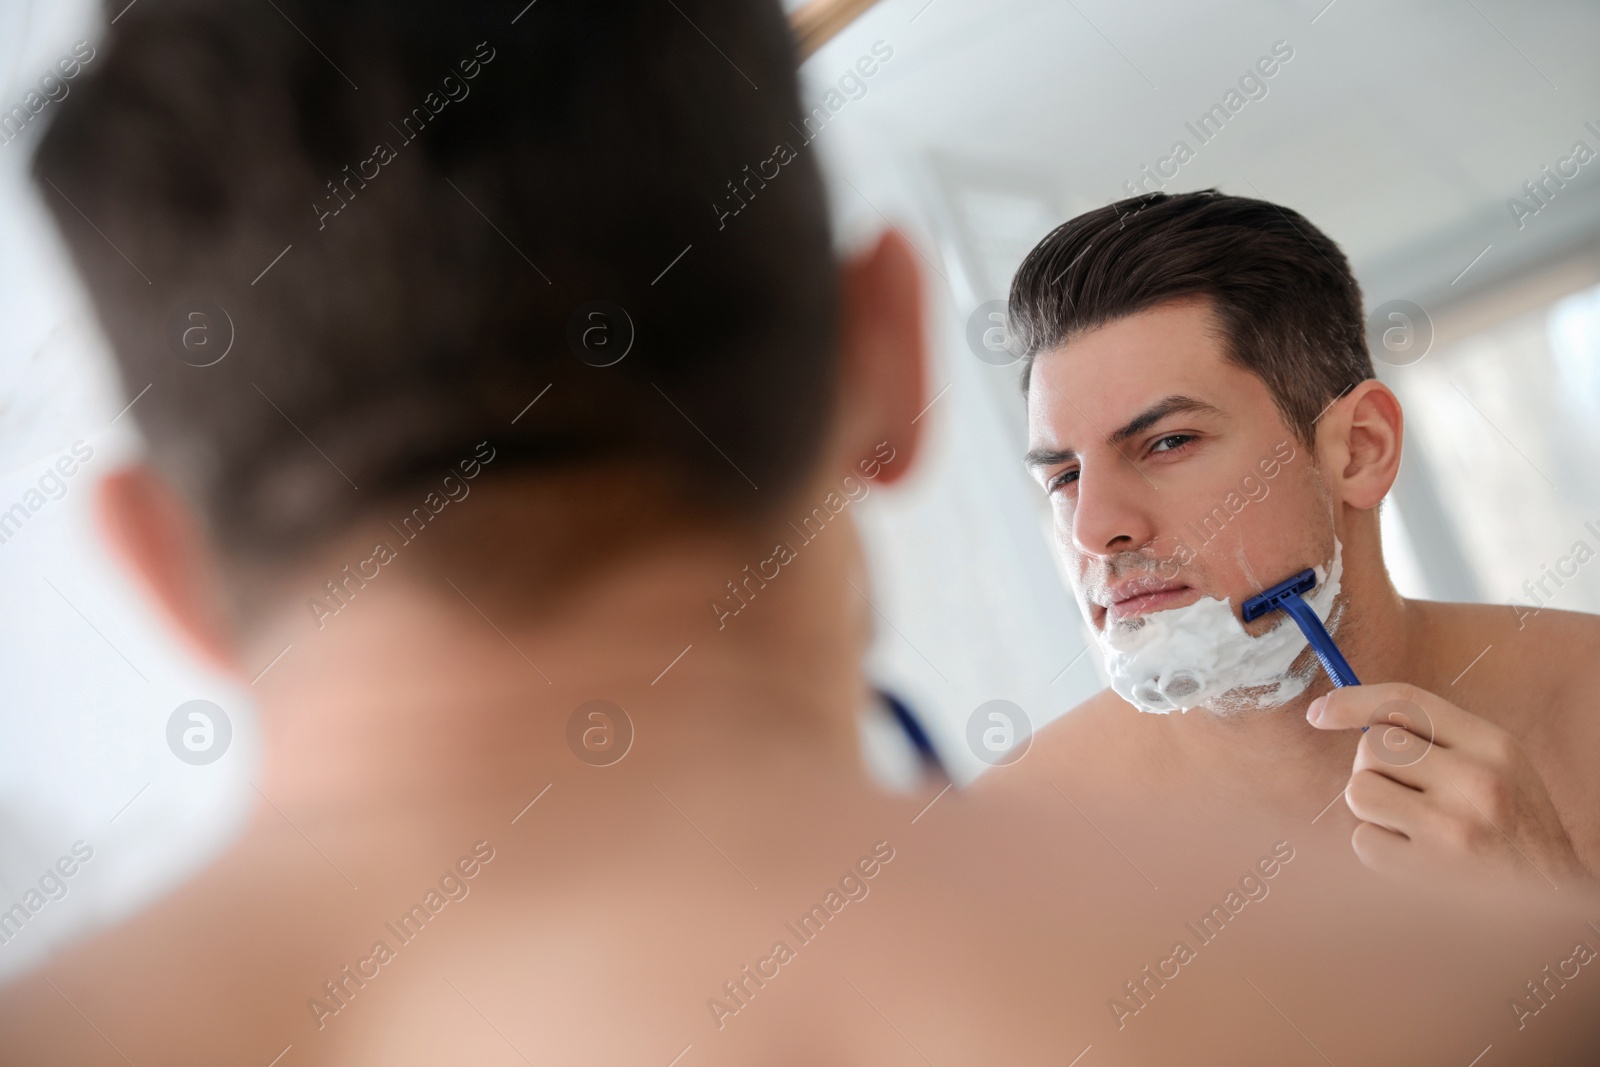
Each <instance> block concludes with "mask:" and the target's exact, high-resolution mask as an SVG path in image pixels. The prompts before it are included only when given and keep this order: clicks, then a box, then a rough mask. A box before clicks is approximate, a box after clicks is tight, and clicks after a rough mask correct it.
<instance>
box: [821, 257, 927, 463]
mask: <svg viewBox="0 0 1600 1067" xmlns="http://www.w3.org/2000/svg"><path fill="white" fill-rule="evenodd" d="M840 284H841V286H842V297H841V301H840V321H839V355H840V367H839V392H838V399H837V401H836V410H837V412H838V427H837V428H838V434H839V436H838V438H837V443H838V445H839V447H840V448H841V449H842V450H843V451H844V455H843V456H841V457H840V458H841V460H842V461H843V462H844V463H846V464H849V465H850V466H851V468H852V471H854V469H855V468H856V466H857V464H858V463H869V462H874V461H875V465H876V466H877V467H878V473H877V474H876V475H874V476H873V477H874V480H875V481H877V482H878V483H880V484H890V483H893V482H896V481H899V480H900V479H901V478H903V477H904V476H905V474H906V473H907V471H909V470H910V469H911V466H912V461H913V460H914V459H915V458H916V454H917V449H918V446H919V444H920V441H921V434H920V426H919V424H918V420H919V418H920V416H921V415H922V413H923V410H924V405H925V404H926V403H927V400H926V399H925V394H926V392H927V389H926V374H927V371H926V367H925V363H926V356H927V334H926V326H925V324H924V322H923V316H924V314H925V311H926V308H925V306H924V302H923V300H924V298H923V292H922V271H921V269H920V268H919V267H918V266H917V253H916V250H915V249H913V248H912V247H911V246H910V244H908V243H907V241H906V239H905V238H904V237H901V236H900V234H899V233H898V232H897V231H895V230H893V229H890V230H887V231H885V232H884V233H883V234H882V235H881V236H879V237H878V239H877V240H876V241H875V242H874V243H873V244H872V245H871V246H870V247H868V248H867V249H865V250H864V251H862V252H860V253H858V254H856V255H855V256H852V257H851V258H850V259H849V260H848V261H846V262H845V264H844V265H843V267H842V268H841V270H840ZM861 469H862V470H863V471H865V470H866V469H867V468H866V467H864V466H863V467H861Z"/></svg>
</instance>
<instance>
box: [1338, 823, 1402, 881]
mask: <svg viewBox="0 0 1600 1067" xmlns="http://www.w3.org/2000/svg"><path fill="white" fill-rule="evenodd" d="M1350 847H1351V848H1353V849H1354V850H1355V853H1356V858H1357V859H1359V860H1360V861H1361V862H1362V864H1363V865H1364V866H1366V867H1367V868H1368V869H1370V870H1374V871H1378V872H1379V873H1381V874H1394V873H1398V872H1400V871H1403V870H1405V869H1406V868H1407V867H1408V866H1409V864H1410V862H1411V860H1412V857H1413V854H1414V852H1415V847H1414V846H1413V845H1412V844H1411V841H1410V839H1409V838H1407V837H1406V836H1405V835H1404V834H1397V833H1395V832H1394V831H1393V830H1388V829H1385V828H1384V827H1382V826H1379V825H1377V824H1376V823H1370V822H1364V823H1361V824H1360V825H1358V826H1357V827H1356V828H1355V830H1354V831H1352V832H1351V834H1350Z"/></svg>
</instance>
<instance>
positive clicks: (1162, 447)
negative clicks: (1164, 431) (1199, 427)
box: [1150, 433, 1194, 452]
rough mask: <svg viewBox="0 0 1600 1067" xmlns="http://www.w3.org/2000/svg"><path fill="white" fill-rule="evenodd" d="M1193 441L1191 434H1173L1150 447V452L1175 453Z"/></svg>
mask: <svg viewBox="0 0 1600 1067" xmlns="http://www.w3.org/2000/svg"><path fill="white" fill-rule="evenodd" d="M1193 440H1194V435H1193V434H1186V433H1175V434H1168V435H1167V436H1166V437H1163V438H1162V439H1161V440H1159V441H1157V442H1156V443H1155V444H1153V445H1151V446H1150V451H1152V452H1176V451H1177V450H1178V449H1180V448H1182V447H1183V446H1184V445H1186V444H1188V443H1189V442H1190V441H1193Z"/></svg>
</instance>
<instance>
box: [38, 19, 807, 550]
mask: <svg viewBox="0 0 1600 1067" xmlns="http://www.w3.org/2000/svg"><path fill="white" fill-rule="evenodd" d="M125 6H127V5H125V4H124V3H120V2H114V3H112V4H111V7H113V8H123V7H125ZM519 6H520V5H517V4H507V3H505V2H503V0H495V2H493V3H490V2H487V0H452V2H451V3H440V2H438V0H276V2H275V3H273V4H260V3H250V4H235V3H229V2H226V0H143V2H142V3H140V4H138V5H137V6H134V7H131V8H129V9H128V10H126V11H123V12H122V14H121V15H120V17H119V18H118V20H117V22H116V24H115V25H113V26H111V27H110V28H109V30H108V36H107V39H106V41H105V42H104V43H103V44H101V47H100V50H99V52H100V54H99V56H98V58H97V59H96V60H95V62H93V63H92V64H88V65H86V66H85V69H84V74H83V76H82V78H81V79H80V80H79V81H78V82H77V83H76V84H75V86H74V91H73V93H72V96H71V98H70V99H69V100H66V101H64V102H63V103H62V104H60V105H58V107H56V108H52V109H51V110H52V111H53V112H59V113H58V115H57V117H56V120H55V122H54V123H53V125H52V126H51V127H50V129H49V130H48V131H47V133H46V135H45V137H44V138H43V140H42V143H41V145H40V147H39V150H38V154H37V158H36V160H35V173H36V177H37V179H38V180H39V182H40V185H39V190H40V195H41V197H42V198H43V201H44V203H45V204H46V205H47V206H48V208H49V210H50V211H51V212H52V213H53V215H54V217H55V220H56V222H57V224H58V226H59V228H60V230H61V232H62V234H63V236H64V239H65V242H66V245H67V247H68V249H69V251H70V253H71V255H72V257H73V260H74V262H75V263H76V265H77V267H78V269H79V271H80V273H81V275H82V277H83V278H84V280H85V282H86V284H87V287H88V291H89V293H90V296H91V298H92V301H93V305H94V307H95V310H96V311H97V313H98V315H99V317H100V320H101V323H102V326H103V327H104V330H105V333H106V335H107V336H108V338H109V340H110V343H111V347H112V349H113V351H114V354H115V357H116V361H117V365H118V368H119V370H120V375H121V382H122V385H123V387H124V390H125V399H126V398H133V397H135V396H138V397H139V399H138V402H137V404H136V405H135V406H134V408H133V409H132V410H133V415H134V418H136V419H137V421H138V423H139V425H140V427H141V429H142V431H143V433H144V435H145V437H146V439H147V441H148V443H149V446H150V452H151V458H152V461H153V462H154V463H155V464H156V465H157V467H158V468H159V469H161V470H162V471H163V472H164V473H166V474H167V475H168V477H170V478H171V479H172V480H173V482H174V483H175V484H176V485H177V486H178V488H179V489H180V491H182V492H183V493H184V494H185V495H186V496H188V497H189V498H190V499H191V500H193V501H194V502H195V503H196V504H197V505H198V506H199V510H200V512H201V514H202V516H203V518H204V519H205V520H206V521H207V524H208V526H209V528H210V531H211V534H212V536H213V538H214V539H216V540H218V541H219V542H221V543H222V544H223V545H224V547H225V548H227V549H230V550H232V551H234V552H236V553H243V555H244V556H245V557H247V558H256V557H259V558H263V559H270V558H292V557H293V556H294V555H295V554H296V553H297V552H299V551H301V550H302V549H304V548H307V547H309V546H310V545H312V544H314V543H317V542H318V541H320V540H321V539H323V538H325V537H328V536H330V535H332V534H335V533H338V532H339V530H340V529H341V528H342V527H343V525H345V524H347V523H348V522H349V521H353V520H354V519H356V518H359V517H362V516H363V515H365V514H367V513H369V512H371V511H373V509H374V505H376V504H378V503H380V502H381V501H384V500H386V499H390V498H393V497H395V496H396V495H398V494H409V493H412V492H414V491H415V489H416V487H417V486H422V485H432V484H436V483H437V482H438V480H439V478H440V477H441V475H443V474H445V473H448V472H449V471H450V469H451V468H452V467H454V466H455V465H456V463H457V462H458V461H463V460H468V459H470V457H472V456H473V455H474V452H475V449H476V447H477V445H478V443H479V442H481V441H484V440H487V441H488V442H489V443H490V447H491V448H492V449H493V450H494V455H495V456H496V457H497V461H496V463H495V464H494V466H493V470H492V473H491V477H497V476H499V474H501V473H511V472H516V471H520V472H522V473H528V472H529V471H531V470H553V469H555V468H557V467H562V468H565V469H572V468H573V467H574V466H575V465H580V464H582V465H588V464H594V463H599V464H602V465H609V467H610V468H614V470H615V471H616V472H617V473H618V474H619V475H620V477H618V478H617V479H616V480H615V481H614V482H613V483H612V484H614V485H615V486H616V490H615V491H616V492H617V493H619V494H622V493H625V492H626V491H627V487H628V486H629V485H632V484H638V483H648V484H650V485H652V486H657V487H659V486H663V485H665V486H670V487H671V494H672V497H671V499H673V500H674V501H679V502H682V505H683V507H684V508H685V509H686V514H693V515H696V516H705V517H706V518H707V519H708V520H713V521H714V520H716V519H718V518H727V517H735V518H738V517H744V516H750V517H754V516H757V515H759V514H762V513H764V512H763V510H762V509H767V510H770V508H771V507H772V506H773V505H776V504H779V503H782V502H783V500H784V499H785V496H784V494H785V493H786V492H790V491H792V490H794V489H797V488H798V486H799V484H800V482H801V480H802V479H803V478H804V477H806V476H808V475H809V474H810V472H811V467H812V465H813V464H814V463H815V462H816V461H817V458H818V456H819V455H820V451H821V443H822V438H823V435H824V433H825V430H826V425H827V423H828V416H829V414H830V413H831V396H832V384H833V379H834V375H835V370H834V368H835V364H836V352H835V347H836V340H837V339H836V329H837V316H838V312H837V294H836V285H837V271H836V263H835V259H834V253H833V247H832V238H831V233H830V230H829V226H828V218H827V211H826V203H825V198H824V193H823V185H822V181H821V176H820V171H819V169H818V166H817V163H816V159H815V155H814V153H812V152H809V151H807V149H806V147H805V142H804V139H803V136H802V135H799V134H798V133H797V130H798V129H799V127H798V121H799V119H800V116H801V108H800V103H799V95H798V88H797V79H796V58H795V50H794V43H793V40H792V37H791V34H790V31H789V27H788V23H787V22H786V20H785V18H784V15H783V12H782V11H781V10H780V7H779V4H778V3H777V2H776V0H754V2H749V3H737V4H729V3H718V2H714V0H675V2H674V3H663V2H662V0H583V2H581V3H541V4H537V5H528V6H527V7H526V8H524V9H523V10H522V11H521V13H520V14H519V13H518V12H517V8H518V7H519ZM708 38H709V39H710V40H711V41H714V42H716V44H715V46H713V45H711V44H708ZM719 52H720V53H722V54H720V55H719ZM757 86H759V88H757ZM358 87H359V88H358ZM752 168H754V169H752ZM775 172H776V173H775ZM762 175H764V180H763V178H762ZM752 176H755V180H754V181H753V182H752V181H751V177H752ZM736 183H737V185H736ZM735 191H736V192H737V193H738V194H740V195H739V199H737V200H736V199H735V198H734V197H733V196H731V195H730V192H735ZM741 205H743V206H742V207H741ZM734 209H738V210H734ZM595 301H604V302H607V303H608V304H610V305H613V306H617V307H620V308H621V309H623V311H624V312H625V313H626V317H627V318H626V321H627V322H631V325H632V331H633V344H632V348H631V350H629V351H628V352H627V354H626V356H625V357H624V358H622V359H621V360H620V362H616V363H614V364H612V365H609V366H597V365H593V363H594V362H596V361H586V360H585V359H584V358H581V356H582V352H581V351H580V350H579V349H578V348H576V347H575V342H574V341H573V340H572V338H573V337H574V336H575V335H581V334H582V331H583V330H584V329H585V328H587V326H588V325H589V323H590V321H591V320H590V319H588V318H586V317H584V316H579V315H578V312H579V310H580V309H581V308H582V307H584V306H585V305H587V304H589V303H590V302H595ZM196 302H204V303H205V304H206V306H208V307H212V308H214V309H217V310H220V311H221V312H222V314H221V315H213V317H214V318H215V319H216V321H215V322H210V321H209V320H203V319H194V320H193V321H194V322H196V323H201V322H205V323H206V327H205V328H207V329H214V330H216V331H217V337H216V338H215V343H214V350H220V349H221V347H222V340H223V339H224V338H223V331H224V330H226V332H227V337H228V338H231V342H232V347H231V349H230V350H228V352H227V354H226V356H225V358H223V359H221V361H220V362H216V363H213V364H212V365H209V366H196V365H194V364H195V363H197V362H201V361H199V360H195V359H193V358H192V357H191V358H187V359H186V358H184V357H185V355H186V353H184V352H183V351H181V348H180V346H179V344H178V342H177V341H176V340H175V339H176V338H178V337H181V336H184V335H185V330H186V329H189V326H188V321H189V319H188V316H189V315H190V311H189V310H188V309H191V308H193V307H194V306H196ZM593 321H594V322H597V323H599V322H604V323H605V324H606V325H608V327H609V328H610V329H612V330H613V331H615V332H616V334H617V338H616V346H615V349H614V351H615V350H619V349H621V347H622V340H623V336H624V335H625V333H626V332H627V330H626V325H625V323H624V320H623V319H622V318H621V317H619V316H616V315H615V314H614V313H613V314H612V315H611V316H610V317H609V318H607V319H604V320H593ZM575 323H576V324H577V327H576V329H575V328H574V324H575ZM535 400H537V403H536V404H534V403H533V402H534V401H535ZM530 404H531V405H532V406H531V407H530V406H529V405H530ZM755 486H759V489H760V491H759V492H757V491H756V489H755ZM357 487H359V488H357ZM252 554H253V555H252Z"/></svg>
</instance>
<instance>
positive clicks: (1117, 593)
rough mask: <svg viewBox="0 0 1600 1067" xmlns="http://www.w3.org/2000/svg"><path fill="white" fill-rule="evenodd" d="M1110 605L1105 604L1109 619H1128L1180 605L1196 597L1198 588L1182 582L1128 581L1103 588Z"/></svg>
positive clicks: (1192, 600)
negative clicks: (1105, 590) (1153, 582)
mask: <svg viewBox="0 0 1600 1067" xmlns="http://www.w3.org/2000/svg"><path fill="white" fill-rule="evenodd" d="M1107 593H1108V599H1109V600H1110V604H1109V605H1108V606H1105V612H1106V615H1107V617H1108V618H1109V619H1110V620H1112V621H1117V620H1122V619H1131V618H1135V617H1137V616H1140V615H1146V614H1149V613H1150V612H1153V611H1165V610H1166V609H1168V608H1176V607H1182V606H1183V605H1185V604H1189V603H1193V602H1194V601H1195V600H1197V599H1199V596H1200V591H1199V590H1197V589H1195V588H1194V586H1192V585H1189V584H1188V583H1186V582H1177V581H1172V582H1161V583H1159V584H1152V583H1150V582H1148V581H1144V582H1128V583H1125V584H1123V585H1121V586H1112V587H1111V588H1110V589H1108V590H1107Z"/></svg>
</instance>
